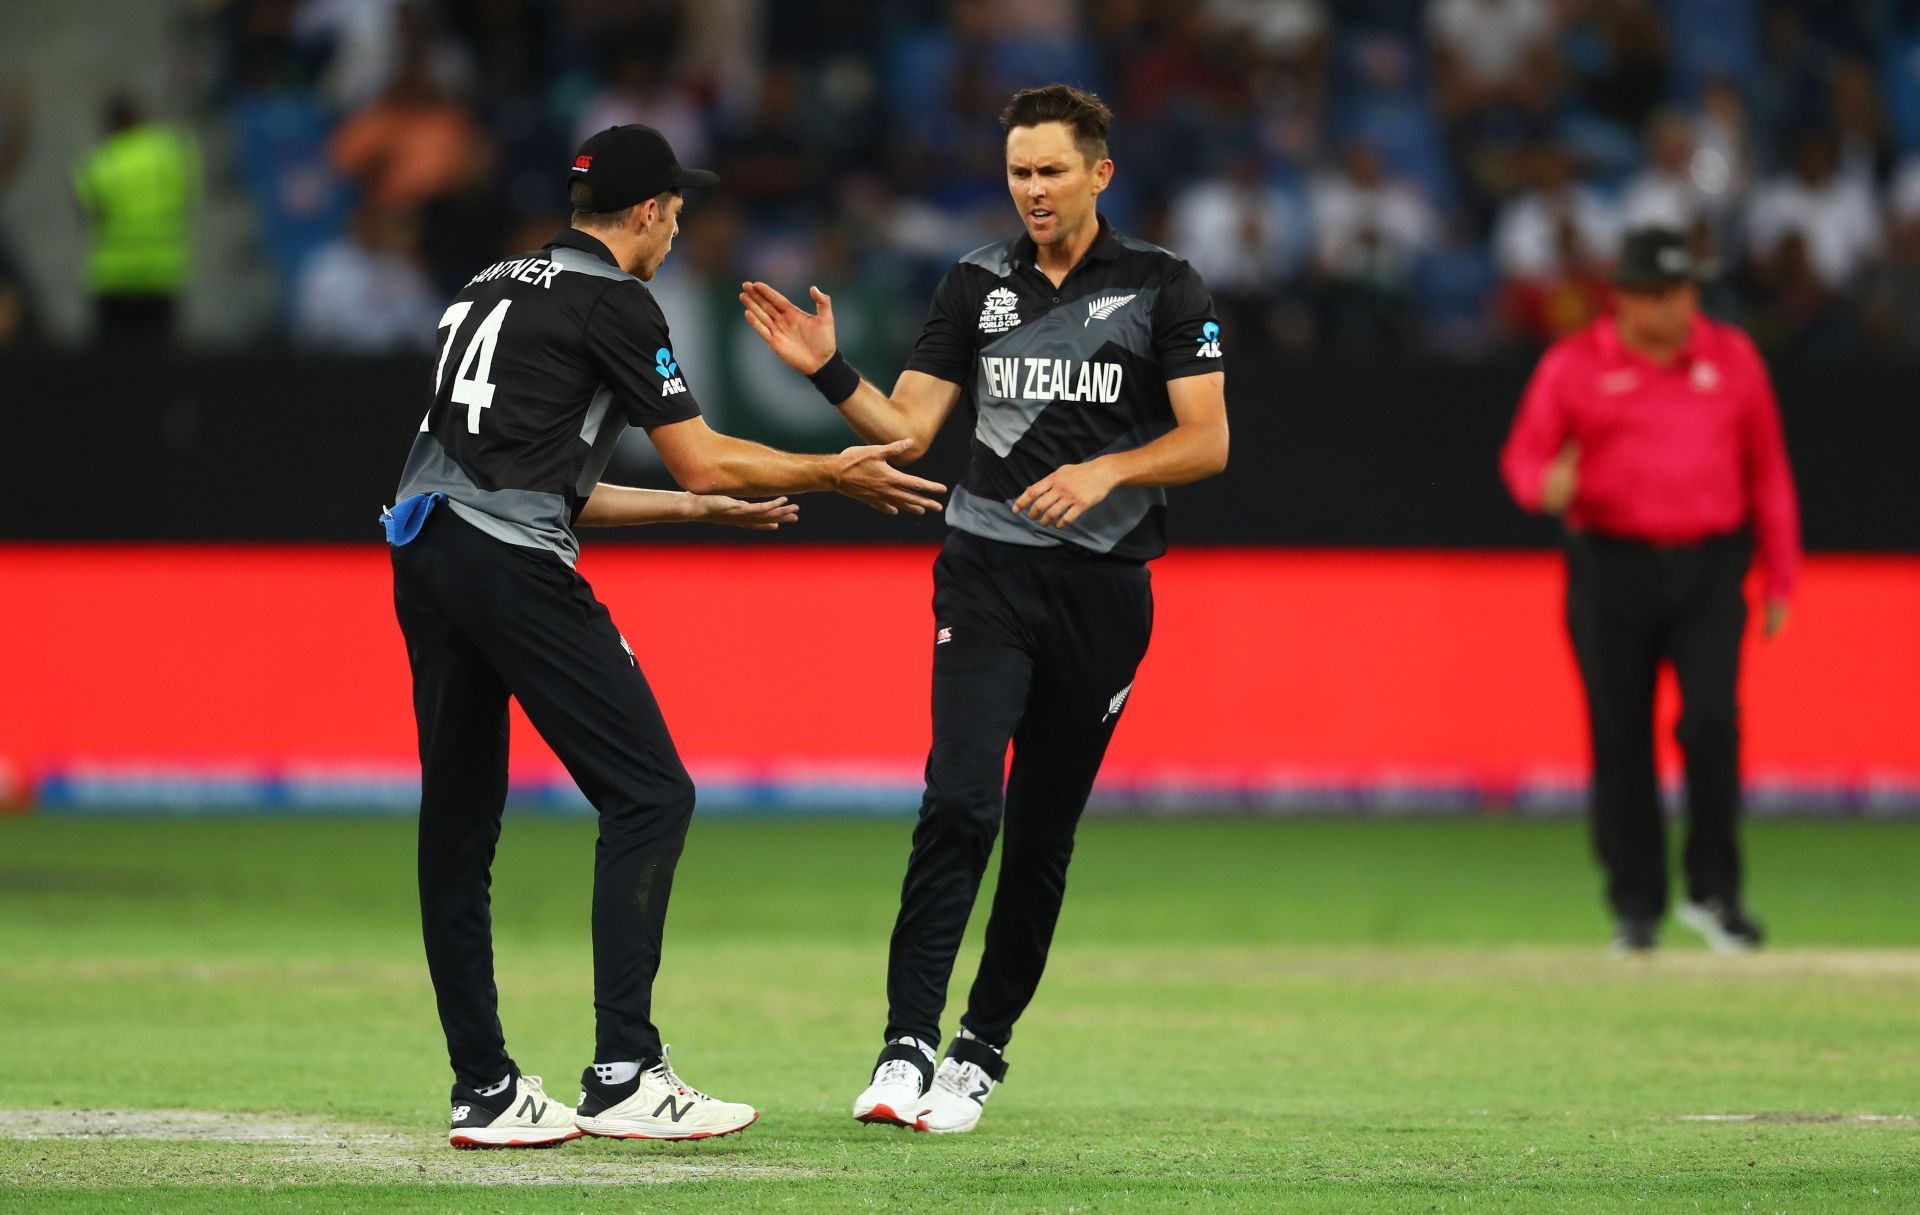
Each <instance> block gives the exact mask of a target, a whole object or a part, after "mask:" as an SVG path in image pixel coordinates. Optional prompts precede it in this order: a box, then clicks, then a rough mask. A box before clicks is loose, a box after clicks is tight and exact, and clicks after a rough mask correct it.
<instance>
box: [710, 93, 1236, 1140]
mask: <svg viewBox="0 0 1920 1215" xmlns="http://www.w3.org/2000/svg"><path fill="white" fill-rule="evenodd" d="M1111 118H1112V115H1111V114H1110V113H1109V112H1108V110H1107V108H1106V106H1105V105H1103V104H1101V102H1100V100H1099V98H1097V97H1094V96H1092V95H1091V94H1088V93H1083V92H1081V91H1080V90H1078V89H1074V88H1071V87H1069V86H1067V85H1060V84H1056V85H1049V86H1047V87H1045V88H1039V89H1028V90H1026V91H1023V92H1021V93H1018V94H1016V95H1015V96H1014V98H1013V100H1012V101H1011V102H1010V103H1009V104H1008V105H1007V107H1006V109H1005V111H1004V112H1003V113H1002V114H1001V115H1000V121H1001V124H1002V125H1003V126H1004V127H1005V128H1006V131H1007V141H1006V159H1007V187H1008V189H1009V190H1010V191H1011V193H1012V195H1013V202H1014V206H1015V207H1016V208H1017V209H1018V210H1019V212H1020V217H1021V220H1022V221H1023V223H1024V225H1025V227H1026V233H1025V235H1023V236H1020V237H1017V238H1015V239H1013V240H1007V241H1002V242H1000V243H999V244H994V245H988V246H987V247H986V248H984V249H977V250H975V251H974V252H972V253H969V254H967V255H966V256H965V257H963V258H961V259H960V260H959V262H958V263H956V264H955V265H954V267H953V268H952V269H951V270H949V271H948V272H947V276H946V279H945V280H944V281H943V282H942V283H941V284H940V287H939V289H938V291H936V292H935V294H934V299H933V309H932V312H931V314H930V315H929V316H928V318H927V323H926V327H925V329H924V330H922V332H921V335H920V340H919V343H918V345H917V346H916V347H915V348H914V352H913V355H912V357H911V358H910V359H909V360H908V362H907V369H906V371H905V372H903V373H902V374H901V376H900V379H899V381H898V382H897V383H896V384H895V385H894V389H893V393H892V395H891V396H889V395H887V394H886V393H883V392H881V391H880V390H879V389H878V388H876V387H875V386H874V385H873V384H872V383H870V382H868V381H866V380H863V379H861V378H860V375H859V373H858V372H856V371H854V370H853V369H852V368H851V367H850V366H848V364H847V362H846V360H845V359H844V358H842V357H841V356H840V355H839V354H838V353H837V351H836V348H835V341H834V329H833V306H832V301H831V300H829V299H828V298H827V296H826V295H824V294H823V293H822V292H820V291H819V289H817V288H815V289H814V290H813V292H812V295H813V299H814V301H815V304H816V306H817V312H815V313H808V312H805V311H803V310H801V309H799V308H796V307H795V306H794V305H793V304H791V303H790V302H788V300H787V299H786V298H785V297H784V296H782V295H781V294H780V293H779V292H778V291H775V290H774V289H773V288H772V287H769V286H768V285H767V284H765V283H745V284H743V285H742V291H741V297H740V298H741V302H742V303H743V304H745V305H746V309H747V313H746V316H747V321H748V323H749V324H751V325H752V326H753V327H754V329H755V331H756V332H758V333H759V334H760V336H761V337H762V338H763V339H765V340H766V342H767V344H768V345H769V346H771V347H772V348H773V349H774V351H775V352H776V353H778V354H779V355H780V357H781V358H782V359H784V360H785V361H786V362H787V363H788V364H789V365H791V366H792V367H794V368H795V369H797V370H799V371H802V372H805V373H807V374H808V375H809V376H810V378H811V379H812V380H813V382H814V384H815V386H816V387H818V388H819V389H820V391H821V393H822V395H824V396H825V397H826V398H827V399H828V400H829V401H831V402H832V403H833V404H834V405H836V406H838V407H839V409H840V412H841V413H842V414H844V415H845V416H846V419H847V422H848V423H849V424H850V425H851V426H852V427H853V429H854V430H855V431H856V432H858V433H859V434H860V436H861V437H862V438H865V439H867V440H869V441H871V442H894V441H898V440H901V439H905V440H907V441H908V442H909V443H910V444H911V446H910V448H909V450H908V452H907V455H908V457H909V458H912V457H917V456H918V455H920V454H921V453H923V452H924V451H925V450H926V449H927V446H928V444H929V443H931V442H932V440H933V436H934V435H935V433H936V432H938V431H939V429H940V426H941V424H942V423H944V422H945V421H946V419H947V415H948V414H949V413H951V412H952V410H953V407H954V405H955V404H956V403H957V402H958V401H959V400H960V398H961V396H962V395H965V396H966V397H967V398H968V399H969V400H970V401H971V402H972V404H973V406H974V409H975V411H976V416H977V421H976V424H975V427H974V433H973V449H972V455H971V459H970V461H969V465H968V468H967V473H966V479H965V482H964V484H963V486H961V487H960V488H956V489H955V490H954V491H953V495H952V498H951V500H950V501H949V503H948V506H947V523H948V525H949V528H950V530H949V532H948V535H947V541H946V544H945V546H944V548H943V549H942V551H941V554H940V558H939V560H938V561H937V562H936V563H935V565H934V574H933V577H934V592H933V610H934V636H933V750H932V752H931V753H930V754H929V755H928V757H927V789H926V795H925V798H924V800H922V802H921V805H920V821H919V825H918V826H917V827H916V828H915V830H914V834H913V852H912V856H911V859H910V860H909V861H908V863H907V875H906V881H905V883H904V885H903V888H902V890H901V896H900V915H899V918H898V920H897V921H896V922H895V924H894V930H893V942H892V946H891V952H890V955H889V959H888V968H887V1000H888V1006H889V1007H888V1013H887V1029H886V1035H885V1039H886V1045H885V1047H884V1049H883V1050H882V1051H881V1053H880V1058H879V1061H878V1063H877V1065H876V1067H875V1070H874V1073H873V1078H872V1082H871V1083H870V1084H869V1086H868V1087H867V1089H866V1091H864V1092H862V1093H861V1094H860V1096H859V1097H858V1098H857V1099H856V1100H855V1102H854V1106H853V1113H854V1116H855V1117H856V1118H859V1119H861V1120H862V1121H867V1122H895V1123H899V1124H901V1125H903V1126H911V1127H913V1128H915V1129H917V1130H923V1131H936V1132H953V1131H968V1130H972V1129H973V1127H974V1126H975V1125H976V1124H977V1123H978V1122H979V1120H980V1114H981V1111H982V1109H983V1108H984V1106H985V1103H986V1100H987V1097H988V1095H989V1094H991V1093H992V1092H993V1090H994V1087H995V1086H996V1085H997V1084H998V1083H999V1082H1000V1081H1001V1080H1002V1078H1004V1077H1005V1075H1006V1068H1007V1064H1006V1059H1005V1056H1004V1051H1005V1048H1006V1045H1007V1042H1008V1040H1009V1039H1010V1038H1011V1037H1012V1035H1013V1025H1014V1022H1015V1021H1016V1020H1017V1019H1018V1018H1019V1016H1020V1014H1021V1012H1023V1011H1024V1010H1025V1009H1026V1007H1027V1003H1028V1001H1030V1000H1031V999H1032V998H1033V993H1034V990H1035V988H1036V987H1037V986H1038V985H1039V982H1040V972H1041V970H1042V968H1043V967H1044V966H1045V964H1046V958H1047V949H1048V946H1049V945H1050V944H1051V942H1052V940H1053V929H1054V924H1055V922H1056V921H1057V920H1058V918H1059V915H1060V900H1061V897H1062V895H1063V893H1064V891H1065V889H1066V876H1067V862H1068V860H1069V858H1070V857H1071V855H1072V852H1073V835H1074V828H1075V826H1076V824H1077V823H1078V822H1079V819H1080V814H1081V811H1082V810H1083V809H1085V807H1086V802H1087V795H1088V793H1089V792H1090V791H1091V790H1092V788H1093V779H1094V775H1095V774H1096V773H1097V772H1098V771H1099V768H1100V760H1101V758H1102V756H1103V755H1104V754H1105V753H1106V749H1107V742H1108V740H1109V739H1110V738H1111V737H1112V735H1113V729H1114V725H1115V723H1116V722H1117V721H1118V720H1119V717H1120V712H1121V709H1122V707H1123V706H1124V705H1125V704H1126V701H1127V695H1128V693H1129V692H1130V691H1131V689H1132V687H1133V677H1134V670H1135V668H1136V667H1137V666H1138V665H1139V663H1140V659H1141V658H1142V657H1143V656H1144V655H1145V654H1146V650H1147V635H1148V633H1149V631H1150V629H1151V627H1152V622H1153V598H1152V593H1151V590H1150V588H1149V584H1148V576H1147V566H1146V563H1147V562H1148V561H1149V560H1151V559H1152V558H1154V557H1157V556H1159V555H1160V554H1161V553H1162V552H1163V551H1165V549H1166V527H1165V520H1164V516H1165V511H1166V494H1165V492H1164V491H1165V489H1166V487H1167V486H1171V485H1184V484H1186V483H1188V482H1190V481H1197V480H1199V479H1201V478H1203V477H1210V476H1212V475H1214V474H1215V473H1218V472H1220V471H1221V470H1222V469H1223V468H1225V467H1226V463H1227V408H1226V376H1225V373H1224V372H1223V370H1222V363H1221V353H1220V326H1219V322H1218V319H1217V317H1216V316H1215V315H1214V310H1213V301H1212V299H1211V298H1210V297H1209V296H1208V294H1207V289H1206V287H1205V286H1204V285H1203V284H1202V283H1201V281H1200V276H1199V275H1198V274H1196V273H1194V271H1193V268H1192V267H1191V266H1189V265H1188V264H1187V263H1186V262H1184V261H1182V260H1180V259H1179V258H1178V257H1175V256H1174V255H1173V254H1171V253H1168V252H1167V251H1166V250H1164V249H1160V248H1157V247H1155V246H1153V245H1149V244H1146V243H1144V242H1141V241H1137V240H1132V239H1130V238H1128V237H1125V236H1122V235H1120V234H1119V233H1118V232H1116V231H1114V230H1113V228H1112V227H1111V226H1110V225H1109V224H1108V223H1107V222H1106V221H1105V220H1103V219H1101V218H1100V216H1099V215H1098V214H1097V212H1096V207H1095V204H1096V202H1097V201H1098V199H1099V196H1100V193H1101V191H1102V190H1104V189H1106V187H1107V184H1108V182H1110V181H1111V180H1112V178H1113V161H1111V160H1110V159H1108V157H1107V129H1108V124H1109V122H1110V120H1111ZM1009 743H1011V745H1012V747H1013V765H1012V771H1011V774H1010V775H1008V774H1006V773H1007V769H1006V767H1005V764H1006V755H1007V747H1008V745H1009ZM1003 777H1004V779H1003ZM1003 793H1004V818H1005V824H1006V826H1005V839H1004V842H1003V844H1002V849H1003V852H1002V856H1001V866H1000V884H999V889H998V890H996V891H995V893H994V898H993V911H992V915H991V917H990V919H989V920H988V922H987V942H986V953H985V955H984V956H983V957H982V958H981V960H980V971H979V975H978V977H977V978H976V979H975V980H974V984H973V990H972V991H971V993H970V994H969V995H968V997H967V1006H966V1012H965V1014H964V1015H963V1016H962V1017H961V1018H960V1029H959V1032H958V1035H957V1036H956V1038H955V1039H954V1041H953V1043H952V1045H951V1046H950V1047H949V1049H948V1053H947V1057H946V1059H945V1061H944V1062H942V1063H941V1064H940V1066H939V1069H938V1071H937V1072H936V1071H935V1068H934V1061H935V1057H936V1052H937V1050H938V1047H939V1042H940V1024H939V1023H940V1014H941V1011H942V1009H943V1007H944V1005H945V1003H946V996H947V983H948V980H949V978H950V977H951V976H952V973H953V961H954V954H955V953H956V951H957V950H958V949H959V945H960V936H961V933H962V931H963V930H964V929H965V928H966V924H967V917H968V915H969V914H970V913H971V912H972V909H973V903H974V899H975V896H976V895H977V893H978V891H979V887H980V879H981V876H982V874H983V873H984V872H985V870H986V865H987V857H988V854H989V853H991V851H992V850H993V840H994V835H995V833H996V832H997V831H998V830H999V829H1000V825H1001V820H1002V817H1003V805H1002V803H1003Z"/></svg>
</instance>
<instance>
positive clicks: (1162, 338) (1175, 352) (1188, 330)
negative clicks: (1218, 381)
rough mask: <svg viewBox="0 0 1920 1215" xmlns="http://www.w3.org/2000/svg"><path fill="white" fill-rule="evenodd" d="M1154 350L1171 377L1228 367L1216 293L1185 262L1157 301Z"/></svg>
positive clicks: (1162, 367) (1163, 372) (1168, 376)
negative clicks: (1223, 350) (1224, 353)
mask: <svg viewBox="0 0 1920 1215" xmlns="http://www.w3.org/2000/svg"><path fill="white" fill-rule="evenodd" d="M1153 353H1154V357H1155V358H1157V359H1158V360H1159V361H1160V370H1161V373H1162V374H1164V375H1165V376H1166V377H1167V378H1168V379H1169V380H1177V379H1180V378H1182V377H1184V376H1190V375H1205V374H1206V373H1207V372H1209V371H1223V370H1225V363H1224V361H1223V359H1222V358H1221V354H1220V317H1219V315H1218V314H1217V313H1216V312H1215V311H1214V308H1213V296H1212V295H1211V294H1209V293H1208V291H1207V285H1206V283H1204V282H1202V281H1201V280H1200V274H1199V272H1198V271H1196V270H1195V269H1194V268H1193V267H1192V266H1189V265H1187V264H1185V263H1184V262H1183V263H1181V265H1180V268H1179V269H1178V270H1176V271H1174V274H1173V277H1171V278H1169V279H1168V280H1167V283H1166V286H1164V287H1162V288H1160V296H1159V298H1158V299H1156V300H1155V301H1154V302H1153Z"/></svg>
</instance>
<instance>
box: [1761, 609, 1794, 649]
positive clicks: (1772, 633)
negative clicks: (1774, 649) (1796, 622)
mask: <svg viewBox="0 0 1920 1215" xmlns="http://www.w3.org/2000/svg"><path fill="white" fill-rule="evenodd" d="M1790 614H1791V611H1790V609H1789V608H1788V606H1787V601H1786V600H1784V599H1769V600H1767V622H1766V624H1764V625H1763V626H1761V633H1762V635H1763V636H1765V637H1767V638H1769V639H1771V638H1774V637H1778V636H1779V635H1780V633H1781V630H1783V629H1785V628H1786V627H1787V617H1788V616H1789V615H1790Z"/></svg>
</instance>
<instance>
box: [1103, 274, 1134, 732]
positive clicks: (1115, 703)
mask: <svg viewBox="0 0 1920 1215" xmlns="http://www.w3.org/2000/svg"><path fill="white" fill-rule="evenodd" d="M1132 298H1133V297H1132V296H1131V295H1129V296H1128V297H1127V299H1132ZM1121 302H1122V303H1124V302H1125V301H1124V300H1123V301H1121ZM1131 691H1133V685H1132V684H1128V685H1127V686H1126V687H1124V688H1121V689H1120V690H1119V691H1118V692H1115V693H1114V694H1113V699H1112V700H1109V701H1108V702H1107V716H1106V717H1102V718H1101V719H1100V724H1102V725H1105V724H1106V723H1107V721H1108V719H1109V718H1111V717H1112V716H1113V715H1114V714H1115V713H1118V712H1119V711H1120V710H1121V709H1122V708H1123V707H1125V705H1126V703H1127V693H1129V692H1131Z"/></svg>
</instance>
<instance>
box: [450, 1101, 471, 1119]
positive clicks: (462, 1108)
mask: <svg viewBox="0 0 1920 1215" xmlns="http://www.w3.org/2000/svg"><path fill="white" fill-rule="evenodd" d="M472 1112H473V1107H472V1106H471V1105H456V1106H454V1107H453V1121H455V1122H465V1121H466V1120H467V1115H468V1114H471V1113H472Z"/></svg>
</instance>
